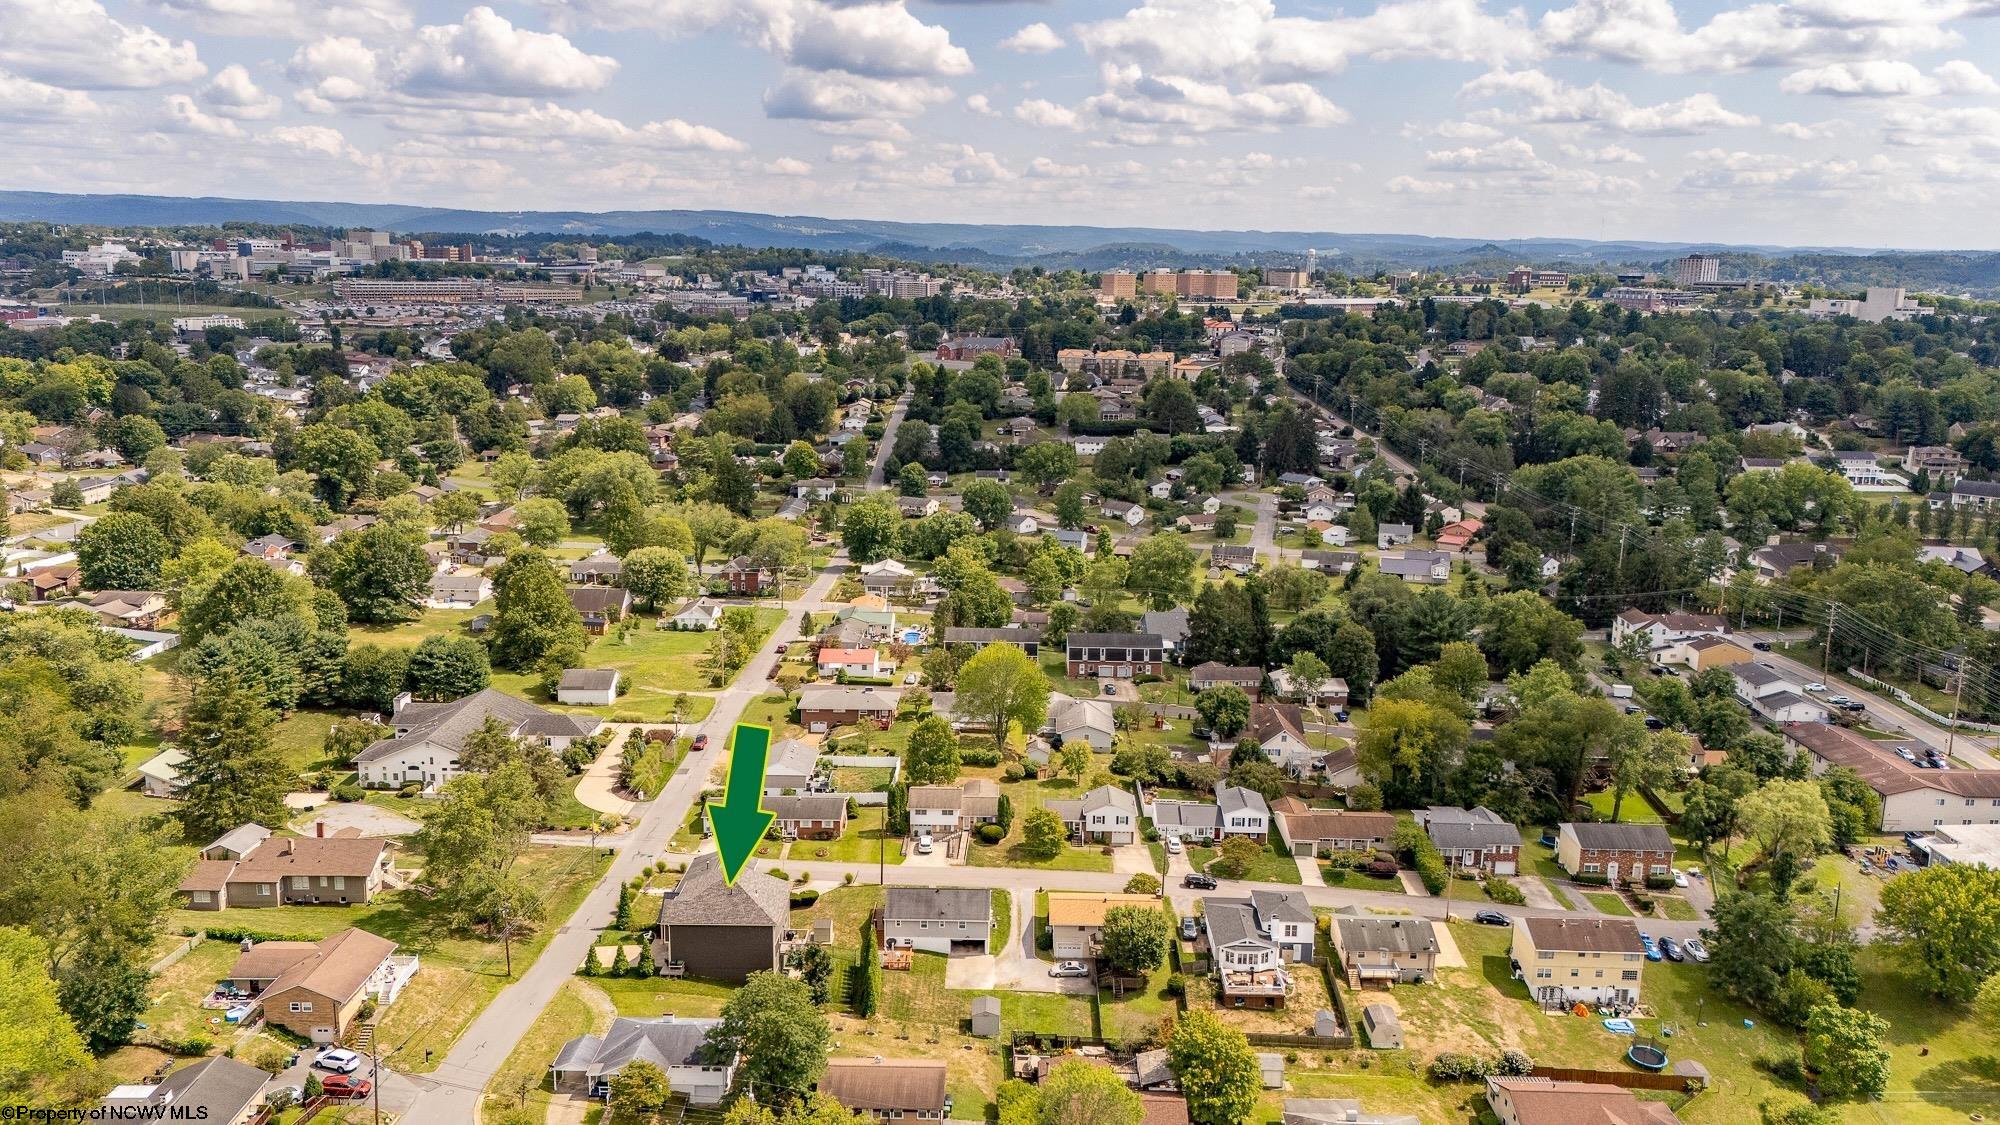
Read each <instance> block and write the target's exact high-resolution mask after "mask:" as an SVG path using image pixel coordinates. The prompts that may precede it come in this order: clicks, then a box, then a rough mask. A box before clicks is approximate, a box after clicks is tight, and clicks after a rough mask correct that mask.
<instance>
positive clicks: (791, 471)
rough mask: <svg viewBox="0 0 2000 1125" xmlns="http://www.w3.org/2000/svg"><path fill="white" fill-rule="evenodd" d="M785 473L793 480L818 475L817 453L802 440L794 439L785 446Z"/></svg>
mask: <svg viewBox="0 0 2000 1125" xmlns="http://www.w3.org/2000/svg"><path fill="white" fill-rule="evenodd" d="M784 466H785V475H786V476H788V477H791V478H792V479H793V480H805V479H807V478H809V477H816V476H818V475H819V470H820V464H819V453H818V452H817V451H815V450H814V449H813V447H812V446H811V445H809V444H807V443H805V442H803V441H794V442H793V443H792V444H790V445H788V446H786V447H785V457H784Z"/></svg>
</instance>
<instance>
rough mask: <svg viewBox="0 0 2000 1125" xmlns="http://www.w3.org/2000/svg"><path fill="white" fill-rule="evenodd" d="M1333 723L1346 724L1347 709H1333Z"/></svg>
mask: <svg viewBox="0 0 2000 1125" xmlns="http://www.w3.org/2000/svg"><path fill="white" fill-rule="evenodd" d="M1333 721H1334V722H1336V723H1344V722H1346V721H1347V708H1345V707H1338V708H1335V709H1334V712H1333Z"/></svg>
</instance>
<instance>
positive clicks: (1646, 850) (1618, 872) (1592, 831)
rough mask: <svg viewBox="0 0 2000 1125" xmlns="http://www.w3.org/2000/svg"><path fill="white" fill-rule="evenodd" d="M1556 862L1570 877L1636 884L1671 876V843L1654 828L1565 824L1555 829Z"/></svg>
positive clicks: (1672, 855) (1633, 825)
mask: <svg viewBox="0 0 2000 1125" xmlns="http://www.w3.org/2000/svg"><path fill="white" fill-rule="evenodd" d="M1556 862H1557V863H1558V864H1560V865H1561V867H1562V869H1563V870H1564V871H1567V872H1569V873H1570V874H1571V875H1573V876H1574V875H1602V876H1603V877H1604V878H1605V879H1607V880H1609V881H1610V882H1612V883H1614V884H1616V883H1640V882H1644V881H1645V880H1647V879H1649V878H1654V879H1657V878H1662V877H1665V876H1670V875H1672V874H1673V862H1674V841H1673V838H1672V837H1670V836H1668V835H1667V830H1666V829H1665V828H1664V827H1662V826H1660V825H1658V824H1597V823H1584V824H1577V823H1567V824H1563V825H1561V826H1560V827H1558V828H1557V829H1556Z"/></svg>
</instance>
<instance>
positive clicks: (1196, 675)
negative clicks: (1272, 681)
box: [1188, 660, 1264, 703]
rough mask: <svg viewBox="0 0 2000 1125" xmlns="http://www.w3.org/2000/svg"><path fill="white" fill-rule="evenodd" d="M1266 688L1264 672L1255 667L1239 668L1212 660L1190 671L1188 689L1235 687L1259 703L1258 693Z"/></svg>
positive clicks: (1251, 700)
mask: <svg viewBox="0 0 2000 1125" xmlns="http://www.w3.org/2000/svg"><path fill="white" fill-rule="evenodd" d="M1263 686H1264V670H1263V669H1262V668H1258V667H1256V666H1254V665H1245V666H1242V667H1237V666H1233V665H1229V664H1224V663H1222V662H1221V661H1217V660H1210V661H1206V662H1205V663H1201V664H1197V665H1195V666H1194V667H1192V668H1190V669H1188V689H1189V690H1190V691H1198V692H1199V691H1207V690H1208V689H1209V688H1215V687H1233V688H1236V689H1237V690H1239V691H1241V692H1242V693H1243V694H1245V695H1247V696H1249V697H1250V702H1252V703H1255V702H1257V693H1258V691H1259V690H1260V689H1261V688H1263Z"/></svg>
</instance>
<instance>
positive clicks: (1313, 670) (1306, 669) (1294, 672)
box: [1285, 650, 1333, 707]
mask: <svg viewBox="0 0 2000 1125" xmlns="http://www.w3.org/2000/svg"><path fill="white" fill-rule="evenodd" d="M1285 676H1286V678H1287V679H1289V680H1290V681H1291V684H1292V690H1293V691H1294V692H1295V693H1297V695H1298V697H1299V698H1300V699H1301V700H1303V701H1304V702H1305V703H1306V704H1307V705H1308V706H1312V707H1317V706H1319V701H1320V691H1321V689H1322V688H1324V687H1326V685H1327V681H1329V680H1331V679H1332V678H1333V671H1332V670H1331V669H1329V668H1328V667H1327V666H1326V661H1324V660H1321V659H1320V658H1319V657H1318V656H1317V655H1316V654H1314V653H1313V652H1312V651H1311V650H1306V651H1303V652H1300V653H1298V654H1297V655H1295V656H1293V657H1292V662H1291V663H1290V664H1287V665H1285Z"/></svg>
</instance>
